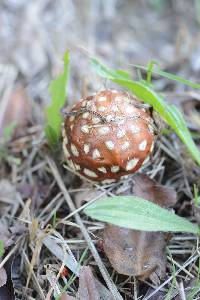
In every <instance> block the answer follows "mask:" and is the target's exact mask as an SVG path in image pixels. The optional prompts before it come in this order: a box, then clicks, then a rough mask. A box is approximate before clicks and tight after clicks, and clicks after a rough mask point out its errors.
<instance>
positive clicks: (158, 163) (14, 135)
mask: <svg viewBox="0 0 200 300" xmlns="http://www.w3.org/2000/svg"><path fill="white" fill-rule="evenodd" d="M191 2H192V5H191ZM191 2H189V1H186V0H185V1H183V0H180V1H150V0H149V1H144V0H140V1H122V0H121V1H120V0H110V1H105V2H104V3H103V1H100V0H98V1H89V0H84V1H79V0H76V1H69V0H59V1H51V0H45V1H24V0H19V1H14V0H9V1H4V0H3V1H1V3H0V19H1V20H2V26H1V27H2V28H1V30H0V41H1V43H0V54H1V64H0V97H1V101H0V135H1V140H0V162H1V167H0V240H3V250H2V249H1V248H2V245H1V244H0V257H1V262H0V286H1V285H2V287H1V288H0V299H2V300H4V299H9V300H11V299H57V296H58V295H59V294H60V293H61V292H64V293H63V295H62V298H61V299H62V300H65V299H66V300H67V299H75V298H73V297H79V298H80V299H85V300H87V299H88V300H93V299H94V300H98V299H126V300H129V299H135V300H136V299H138V300H139V299H140V300H142V299H147V300H148V299H152V300H158V299H160V300H161V299H166V300H167V299H174V300H179V299H180V300H183V299H187V300H189V299H191V300H195V299H196V300H197V299H200V278H199V274H200V267H199V258H200V251H199V238H198V237H196V236H195V235H193V234H186V233H175V234H172V235H171V238H170V240H169V242H168V244H167V254H166V256H167V261H166V274H165V276H164V279H163V280H161V281H160V283H159V284H155V283H152V282H151V281H150V280H149V279H145V280H144V281H140V280H138V278H137V277H134V276H131V277H128V276H125V275H120V274H118V273H117V272H116V271H115V270H114V269H113V268H112V267H111V265H110V263H109V261H108V259H107V257H106V255H105V253H104V251H103V247H102V232H103V229H104V226H105V224H104V223H103V222H99V221H94V220H91V219H90V218H88V217H87V216H86V215H85V214H84V213H83V212H82V210H83V208H84V207H85V206H86V205H88V203H89V202H91V201H95V200H97V199H98V198H100V197H102V196H105V195H111V194H117V193H119V191H121V190H126V189H128V185H129V184H133V182H134V176H135V175H132V176H130V177H129V178H128V179H126V180H122V181H120V182H117V183H115V184H111V185H109V186H99V185H97V184H95V185H94V184H92V183H90V182H88V181H87V180H84V179H83V178H80V177H78V176H77V175H76V174H74V173H73V172H72V171H70V170H69V169H66V168H65V167H64V166H65V162H64V155H63V153H62V151H60V152H59V155H57V156H56V157H55V156H53V154H52V153H51V150H50V149H49V147H48V145H47V142H46V139H45V134H44V124H45V113H44V111H45V107H46V106H47V105H48V103H49V100H50V97H49V94H48V85H49V83H50V81H51V79H52V78H53V77H54V76H55V75H56V74H58V72H60V70H61V68H62V56H63V53H64V51H65V50H66V49H70V53H71V65H70V80H69V91H68V100H67V106H68V107H71V106H72V105H73V104H75V103H76V102H77V101H78V100H79V99H81V98H83V97H84V96H87V95H90V94H92V93H94V92H97V91H99V90H101V89H105V88H112V87H114V88H115V89H116V88H117V89H119V87H117V86H116V85H114V84H111V83H110V82H108V81H104V80H102V79H100V78H99V77H98V76H97V75H96V74H94V71H93V70H92V68H91V67H90V65H89V62H88V57H87V55H85V53H86V52H88V53H90V54H92V55H95V56H98V57H100V59H101V60H103V61H104V62H105V63H106V64H107V65H109V66H110V67H116V68H118V69H124V70H126V69H131V71H132V74H133V77H135V78H136V75H137V74H136V72H135V70H134V68H133V67H132V66H131V65H132V64H142V65H146V64H147V63H148V62H149V61H150V60H152V59H155V60H157V61H158V62H159V63H160V66H161V68H162V69H163V70H166V71H168V72H172V73H174V74H179V75H181V76H183V77H185V78H187V79H189V80H192V81H194V82H198V81H199V73H200V48H199V42H200V34H199V28H200V27H199V26H200V23H199V22H200V21H199V13H198V6H197V4H198V1H196V2H195V1H194V2H193V1H191ZM195 3H196V6H195ZM199 11H200V10H199ZM153 82H154V87H155V89H156V91H158V92H160V93H162V95H163V96H164V98H165V99H166V101H168V102H169V103H173V104H175V105H177V106H178V107H179V108H180V109H181V111H182V113H183V114H184V117H185V120H186V122H187V126H188V128H189V129H190V130H191V132H192V135H193V138H194V140H195V143H196V144H197V146H198V148H199V149H200V115H199V112H200V93H199V92H198V90H194V89H191V88H190V89H189V88H188V87H185V86H184V85H181V84H178V83H176V82H171V81H169V80H168V79H166V78H160V77H158V76H154V77H153ZM120 90H121V88H120ZM13 121H14V123H15V124H13ZM15 125H16V126H15ZM162 126H165V127H167V125H166V124H162ZM61 146H62V142H61ZM141 172H142V173H145V174H146V175H148V176H149V178H151V179H154V180H156V182H157V183H158V184H159V185H162V186H165V187H170V188H173V189H174V190H175V191H176V193H177V202H176V204H175V206H174V211H175V212H176V214H178V215H179V216H182V217H185V218H187V219H188V220H190V221H192V222H198V220H199V219H200V216H199V211H198V209H196V210H195V212H194V198H195V197H196V199H198V197H199V196H198V189H200V168H199V167H198V166H197V165H196V164H195V162H194V161H193V160H192V158H191V157H190V155H189V154H188V153H187V150H186V148H185V146H184V145H183V144H182V142H181V141H180V140H179V138H178V137H177V136H176V135H175V133H173V132H172V131H170V130H169V134H168V135H163V136H160V135H159V136H158V138H157V141H156V145H155V149H154V152H153V156H152V158H151V161H150V163H148V164H147V165H146V166H145V167H143V168H142V170H141ZM198 218H199V219H198ZM1 250H2V251H1ZM4 250H5V251H4ZM1 252H2V253H1ZM3 252H4V253H3ZM80 265H81V266H85V267H84V268H82V269H81V271H79V266H80ZM91 271H92V272H91ZM6 278H7V280H6ZM105 279H106V280H105ZM105 281H106V282H105ZM5 282H6V284H3V283H5ZM65 291H67V292H65ZM77 291H78V296H77ZM87 293H88V294H89V296H87V297H86V296H85V295H86V294H87ZM113 295H115V296H113ZM120 295H121V296H120ZM70 297H72V298H70Z"/></svg>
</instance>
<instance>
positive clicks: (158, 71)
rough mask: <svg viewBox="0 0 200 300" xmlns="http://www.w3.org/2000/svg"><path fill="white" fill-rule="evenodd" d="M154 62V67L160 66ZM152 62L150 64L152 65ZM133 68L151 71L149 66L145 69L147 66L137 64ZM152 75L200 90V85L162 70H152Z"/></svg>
mask: <svg viewBox="0 0 200 300" xmlns="http://www.w3.org/2000/svg"><path fill="white" fill-rule="evenodd" d="M152 62H153V64H154V65H155V64H156V65H158V63H155V62H154V61H152ZM152 62H150V63H152ZM132 66H133V67H135V68H138V69H141V70H145V71H147V72H148V71H149V66H148V67H145V66H141V65H137V64H133V65H132ZM151 73H153V74H157V75H160V76H162V77H165V78H167V79H170V80H173V81H177V82H180V83H183V84H185V85H187V86H190V87H192V88H194V89H200V84H198V83H195V82H192V81H190V80H187V79H185V78H183V77H181V76H177V75H175V74H171V73H168V72H165V71H162V70H160V69H155V68H152V69H151Z"/></svg>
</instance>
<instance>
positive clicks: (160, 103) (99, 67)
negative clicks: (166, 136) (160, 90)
mask: <svg viewBox="0 0 200 300" xmlns="http://www.w3.org/2000/svg"><path fill="white" fill-rule="evenodd" d="M91 63H92V66H93V67H94V68H95V70H96V71H97V73H98V74H99V75H100V76H102V77H103V78H107V79H110V80H111V81H113V82H115V83H117V84H119V85H121V86H123V87H125V88H127V89H129V90H130V91H131V92H132V93H133V94H134V95H136V96H137V97H138V98H139V99H141V100H142V101H144V102H146V103H148V104H150V105H151V106H152V107H153V108H154V109H155V110H156V111H157V112H158V113H159V114H160V116H161V117H162V118H163V119H164V120H165V121H166V122H167V123H168V124H169V125H170V126H171V128H172V129H173V130H174V131H175V132H176V134H177V135H178V136H179V138H180V139H181V140H182V142H183V143H184V144H185V145H186V146H187V148H188V151H189V152H190V154H191V155H192V157H193V158H194V159H195V160H196V162H197V163H198V164H199V165H200V152H199V150H198V148H197V147H196V145H195V143H194V141H193V139H192V136H191V134H190V132H189V130H188V128H187V126H186V122H185V120H184V118H183V116H182V114H181V112H180V111H179V110H178V108H177V107H176V106H175V105H169V104H167V103H166V102H165V101H164V99H163V98H162V97H161V96H160V95H158V94H157V93H156V92H155V91H153V90H152V89H151V88H150V87H148V86H147V85H146V84H144V83H143V82H138V81H133V80H131V79H127V78H128V75H127V73H125V74H123V73H119V72H118V71H115V70H111V69H109V68H107V67H106V66H105V65H103V64H102V63H100V62H99V61H98V60H97V59H96V58H92V59H91Z"/></svg>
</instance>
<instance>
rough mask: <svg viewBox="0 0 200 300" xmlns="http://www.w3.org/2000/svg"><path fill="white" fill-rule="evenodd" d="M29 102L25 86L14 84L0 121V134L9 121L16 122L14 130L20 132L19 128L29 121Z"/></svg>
mask: <svg viewBox="0 0 200 300" xmlns="http://www.w3.org/2000/svg"><path fill="white" fill-rule="evenodd" d="M30 115H31V114H30V103H29V99H28V95H27V94H26V91H25V88H24V87H23V86H22V85H18V86H16V88H15V89H14V90H13V92H12V94H11V96H10V98H9V99H8V101H7V105H6V109H5V113H4V116H3V118H2V122H1V123H0V136H1V135H2V133H3V131H4V129H5V128H6V127H7V126H9V125H10V124H11V123H14V124H16V127H15V132H16V133H20V129H22V128H23V127H24V126H26V125H27V124H28V122H29V121H30V118H31V117H30Z"/></svg>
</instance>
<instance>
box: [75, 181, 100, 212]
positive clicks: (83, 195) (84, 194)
mask: <svg viewBox="0 0 200 300" xmlns="http://www.w3.org/2000/svg"><path fill="white" fill-rule="evenodd" d="M81 188H82V189H83V190H82V191H80V192H77V193H76V194H75V195H74V202H75V204H76V207H77V208H79V207H81V206H82V205H83V204H84V203H85V202H89V201H91V200H92V199H94V198H98V197H99V196H100V195H102V191H100V190H97V189H91V185H89V184H88V183H85V182H84V183H83V184H82V185H81ZM84 189H85V191H84Z"/></svg>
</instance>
